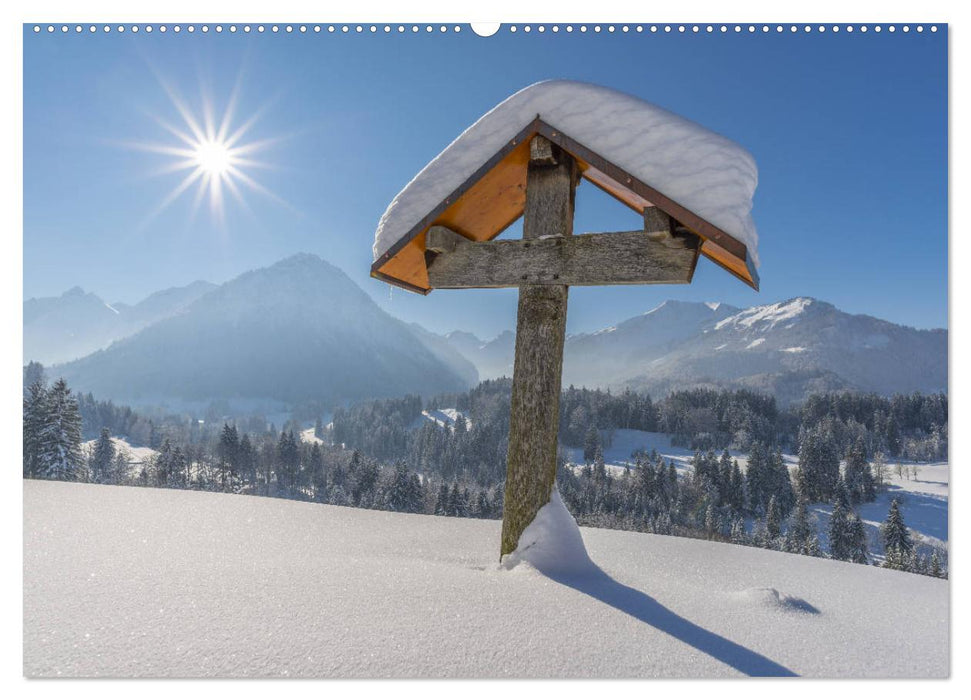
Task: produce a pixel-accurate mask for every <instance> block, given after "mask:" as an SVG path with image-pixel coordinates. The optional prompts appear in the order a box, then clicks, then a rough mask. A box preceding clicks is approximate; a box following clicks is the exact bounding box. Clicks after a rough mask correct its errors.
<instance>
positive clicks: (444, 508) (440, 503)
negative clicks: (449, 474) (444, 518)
mask: <svg viewBox="0 0 971 700" xmlns="http://www.w3.org/2000/svg"><path fill="white" fill-rule="evenodd" d="M435 515H451V513H449V512H448V484H446V483H445V482H444V481H443V482H442V483H441V485H440V486H439V487H438V498H436V499H435Z"/></svg>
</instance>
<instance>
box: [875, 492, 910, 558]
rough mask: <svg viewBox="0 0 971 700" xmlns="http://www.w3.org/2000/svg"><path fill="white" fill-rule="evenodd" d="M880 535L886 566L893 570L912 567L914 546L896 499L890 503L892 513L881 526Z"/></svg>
mask: <svg viewBox="0 0 971 700" xmlns="http://www.w3.org/2000/svg"><path fill="white" fill-rule="evenodd" d="M880 534H881V535H882V536H883V549H884V553H885V555H886V561H885V563H884V566H886V567H887V568H891V569H904V570H906V569H908V568H909V566H910V565H911V558H912V555H913V550H914V545H913V542H912V541H911V539H910V532H909V531H908V530H907V525H906V524H905V523H904V516H903V514H901V512H900V505H899V504H898V503H897V499H896V498H895V499H893V500H892V501H891V502H890V511H889V512H888V513H887V519H886V520H885V521H884V523H883V525H881V526H880Z"/></svg>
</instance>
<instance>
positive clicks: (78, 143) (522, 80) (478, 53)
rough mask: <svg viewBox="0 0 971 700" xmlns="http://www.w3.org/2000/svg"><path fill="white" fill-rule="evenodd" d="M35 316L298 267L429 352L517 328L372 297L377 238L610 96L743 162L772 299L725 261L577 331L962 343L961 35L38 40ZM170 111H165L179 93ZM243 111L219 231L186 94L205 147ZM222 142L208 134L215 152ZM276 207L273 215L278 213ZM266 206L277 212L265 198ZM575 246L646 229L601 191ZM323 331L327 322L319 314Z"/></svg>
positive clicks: (460, 310)
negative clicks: (486, 141)
mask: <svg viewBox="0 0 971 700" xmlns="http://www.w3.org/2000/svg"><path fill="white" fill-rule="evenodd" d="M24 32H25V42H24V200H25V201H24V295H25V298H26V297H33V296H51V295H57V294H60V293H62V292H63V291H65V290H66V289H68V288H69V287H72V286H74V285H80V286H82V287H83V288H84V289H85V290H88V291H92V292H95V293H96V294H98V295H100V296H102V297H103V298H104V299H105V300H106V301H108V302H115V301H121V302H128V303H132V302H136V301H138V300H139V299H141V298H143V297H144V296H146V295H148V294H150V293H151V292H153V291H157V290H159V289H163V288H166V287H171V286H175V285H183V284H187V283H189V282H192V281H193V280H196V279H206V280H210V281H213V282H223V281H225V280H227V279H230V278H231V277H234V276H235V275H237V274H239V273H241V272H243V271H246V270H248V269H252V268H256V267H261V266H265V265H268V264H271V263H273V262H275V261H277V260H279V259H281V258H283V257H286V256H288V255H291V254H293V253H297V252H304V251H306V252H312V253H316V254H318V255H320V256H321V257H323V258H325V259H327V260H329V261H330V262H332V263H334V264H335V265H337V266H338V267H340V268H342V269H344V270H345V271H346V272H347V273H348V274H349V275H350V276H351V278H352V279H354V280H355V281H356V282H357V283H358V284H360V285H361V286H362V287H363V288H364V289H365V290H367V291H368V292H369V293H370V294H371V295H372V296H373V297H374V298H375V299H376V300H377V301H378V302H379V303H380V304H381V305H382V306H384V307H385V308H386V309H388V310H389V311H390V312H392V313H394V314H395V315H397V316H399V317H401V318H404V319H405V320H409V321H418V322H419V323H422V324H423V325H425V326H426V327H428V328H430V329H432V330H435V331H447V330H451V329H455V328H460V329H465V330H472V331H474V332H476V333H478V334H480V335H481V336H483V337H490V336H492V335H495V334H496V333H497V332H499V331H501V330H504V329H509V328H513V327H514V326H515V315H516V292H515V290H482V291H450V290H440V291H437V292H433V293H432V294H431V295H429V296H427V297H422V296H419V295H414V294H409V293H408V292H405V291H403V290H400V289H394V290H393V291H392V290H391V288H390V287H388V286H387V285H385V284H384V283H381V282H378V281H377V280H372V279H370V278H369V276H368V273H369V268H370V264H371V244H372V241H373V235H374V229H375V227H376V225H377V222H378V219H379V218H380V216H381V214H382V212H383V211H384V209H385V207H386V206H387V204H388V203H389V202H390V201H391V199H392V198H393V197H394V195H395V194H396V193H397V192H398V191H399V190H400V189H401V188H402V187H403V186H404V185H405V184H406V183H407V182H408V181H409V180H410V179H411V177H412V176H413V175H414V174H415V173H417V172H418V170H420V169H421V168H422V167H423V166H424V165H425V164H426V163H427V162H428V161H429V160H430V159H431V158H433V157H434V156H435V155H436V154H437V153H438V152H439V151H440V150H441V149H442V148H444V147H445V146H446V145H448V143H449V142H450V141H451V140H452V139H453V138H455V136H457V135H458V134H459V133H460V132H461V131H462V130H463V129H464V128H465V127H466V126H468V125H469V124H471V123H472V122H473V121H475V119H477V118H478V117H479V116H480V115H481V114H483V113H484V112H486V111H487V110H489V109H490V108H491V107H493V106H494V105H495V104H497V103H498V102H500V101H501V100H502V99H504V98H505V97H507V96H508V95H510V94H512V93H513V92H515V91H516V90H518V89H520V88H522V87H525V86H526V85H529V84H531V83H533V82H535V81H537V80H542V79H547V78H569V79H574V80H584V81H590V82H595V83H599V84H603V85H607V86H610V87H613V88H616V89H619V90H622V91H625V92H629V93H631V94H634V95H637V96H639V97H641V98H643V99H646V100H648V101H651V102H654V103H656V104H658V105H661V106H663V107H665V108H667V109H669V110H671V111H674V112H677V113H679V114H681V115H683V116H685V117H687V118H689V119H692V120H694V121H696V122H698V123H700V124H702V125H704V126H706V127H708V128H710V129H712V130H714V131H717V132H720V133H722V134H724V135H725V136H727V137H729V138H731V139H733V140H735V141H737V142H738V143H740V144H742V145H743V146H744V147H745V148H747V149H748V150H749V151H750V152H751V153H752V154H753V155H754V157H755V160H756V162H757V163H758V166H759V188H758V191H757V193H756V199H755V208H754V211H753V215H754V218H755V222H756V225H757V227H758V230H759V236H760V243H759V254H760V257H761V263H762V266H761V268H760V270H759V274H760V276H761V283H762V290H761V292H758V293H756V292H754V291H753V290H750V289H748V288H747V287H745V286H743V285H742V284H741V283H740V282H738V281H737V280H736V279H735V278H733V277H731V276H730V275H728V274H727V273H725V272H723V271H722V270H721V269H719V268H717V267H716V266H715V265H714V264H712V263H711V262H709V261H707V260H702V261H701V262H700V263H699V266H698V271H697V273H696V275H695V281H694V283H693V284H692V285H690V286H665V287H603V288H577V289H573V290H571V292H570V311H569V327H568V330H570V331H571V332H578V331H589V330H593V329H596V328H600V327H604V326H607V325H610V324H612V323H614V322H617V321H619V320H622V319H624V318H627V317H630V316H633V315H635V314H638V313H641V312H643V311H646V310H648V309H650V308H652V307H654V306H656V305H657V304H658V303H660V302H661V301H663V300H665V299H668V298H674V299H684V300H697V301H702V300H704V301H724V302H728V303H731V304H735V305H738V306H750V305H753V304H758V303H767V302H772V301H778V300H781V299H787V298H790V297H793V296H800V295H809V296H814V297H818V298H821V299H824V300H827V301H830V302H832V303H834V304H836V305H837V306H839V307H841V308H843V309H845V310H847V311H850V312H854V313H868V314H871V315H875V316H879V317H883V318H887V319H889V320H892V321H895V322H899V323H905V324H908V325H913V326H917V327H921V328H928V327H946V326H947V34H946V27H943V26H942V27H940V29H939V31H937V32H935V33H931V32H930V31H924V32H923V33H919V34H918V33H917V32H913V31H912V32H910V33H909V34H903V33H901V32H897V33H895V34H890V33H887V32H882V33H880V34H876V33H874V32H873V31H872V30H871V31H870V32H868V33H866V34H861V33H860V32H859V31H857V32H854V33H852V34H848V33H847V32H845V31H842V32H840V33H838V34H834V33H832V32H831V31H829V32H826V33H824V34H819V33H817V32H813V33H811V34H805V33H803V32H802V31H801V30H800V31H799V32H798V33H795V34H792V33H790V32H788V31H786V32H784V33H782V34H777V33H776V32H775V31H772V32H770V33H768V34H763V33H762V32H758V33H756V34H754V35H751V34H748V33H747V32H742V33H741V34H735V33H734V32H729V33H727V34H721V33H717V32H716V33H715V34H706V33H701V34H692V33H690V32H689V33H686V34H679V33H677V32H673V33H671V34H664V33H663V32H662V33H658V34H650V33H646V32H645V33H643V34H637V33H633V32H631V33H629V34H626V35H625V34H621V33H619V32H616V33H614V34H607V33H606V32H602V33H601V34H599V35H598V34H594V33H593V32H592V31H590V32H587V33H586V34H580V33H579V32H574V33H572V34H566V33H565V32H563V31H561V32H559V33H557V34H552V33H551V32H549V31H547V33H545V34H542V35H540V34H538V33H536V32H535V31H534V32H532V33H530V34H529V35H527V34H524V33H523V32H522V31H521V30H520V31H519V32H517V33H515V34H511V33H509V32H508V30H506V29H504V30H502V31H500V32H499V34H497V35H495V36H492V37H489V38H482V37H477V36H475V35H474V34H473V33H472V32H471V31H470V30H469V29H468V27H463V31H462V32H461V33H459V34H457V35H456V34H454V33H451V32H449V33H447V34H440V33H439V32H437V31H436V32H435V33H433V34H426V33H425V32H424V31H422V32H420V33H419V34H412V33H411V32H408V33H406V34H405V35H400V36H399V35H398V34H397V33H392V34H390V35H385V34H383V33H379V34H377V35H371V34H369V33H367V32H365V33H363V34H356V33H353V32H352V33H351V34H348V35H342V34H340V33H336V34H328V33H327V32H326V30H325V31H323V32H322V33H320V34H314V33H312V32H308V33H307V34H299V33H297V32H294V33H293V34H286V33H284V32H283V31H281V32H280V33H279V34H275V35H274V34H271V33H269V32H267V33H265V34H262V35H257V34H256V33H255V32H254V33H251V34H249V35H244V34H242V33H241V32H239V33H236V34H230V33H229V32H228V31H224V32H223V33H221V34H216V33H214V32H212V31H210V32H209V33H208V34H206V35H203V34H201V32H199V31H198V30H197V31H196V32H195V33H194V34H192V35H190V34H187V33H185V32H184V31H183V32H182V33H181V34H178V35H177V34H174V33H173V32H172V31H171V30H170V31H169V32H167V33H166V34H164V35H163V34H160V33H159V32H158V31H157V30H156V31H155V32H153V33H152V34H146V33H145V32H144V31H141V32H139V33H138V34H132V33H131V32H130V31H129V32H126V33H125V34H121V35H119V34H118V33H117V32H112V33H110V34H108V35H105V34H104V33H103V32H100V31H99V32H98V33H97V34H89V33H88V32H87V31H85V32H84V33H82V34H80V35H76V34H75V33H74V32H73V31H72V32H71V33H69V34H67V35H63V34H61V33H60V32H56V33H54V34H48V33H47V32H46V31H44V32H42V33H40V34H34V32H33V31H31V28H30V27H25V29H24ZM163 85H167V86H168V91H167V90H166V89H165V88H164V87H163ZM234 86H235V87H236V94H237V100H236V102H235V109H234V111H233V114H234V119H233V120H232V121H231V125H232V126H231V128H230V129H229V130H228V132H227V133H231V132H232V131H233V130H234V128H236V127H239V126H241V125H243V124H244V123H246V122H247V121H250V120H251V118H253V117H254V116H255V117H256V118H255V120H253V121H252V123H251V126H250V127H249V128H247V129H246V130H245V132H244V133H243V135H242V136H241V137H240V138H239V141H238V142H237V146H241V145H246V144H251V145H259V146H261V147H260V148H259V149H258V150H253V151H252V152H247V153H245V154H242V155H241V157H244V158H246V159H247V160H253V161H259V162H258V163H245V164H241V165H240V166H239V170H240V171H242V172H243V173H244V174H245V175H246V176H247V177H249V178H252V179H253V181H255V182H256V183H258V185H259V187H256V186H250V185H248V184H247V183H246V182H243V181H241V180H239V179H237V180H236V182H237V187H238V189H239V193H240V199H239V200H237V199H236V198H235V197H234V196H231V194H232V193H230V192H228V191H224V193H223V194H224V202H223V206H222V207H221V211H222V215H221V216H219V213H218V211H217V212H216V213H215V214H214V212H213V209H212V208H211V207H210V205H209V202H208V199H207V197H208V192H204V194H205V197H204V198H203V200H202V201H201V203H200V204H199V205H197V203H196V199H197V195H196V186H197V185H198V183H197V182H196V183H193V184H192V186H190V187H189V188H188V189H186V191H185V192H183V193H182V194H181V195H180V196H179V197H177V198H175V199H174V200H173V201H171V203H169V204H168V206H166V207H164V208H163V209H161V211H159V208H160V205H162V203H163V202H164V201H165V200H166V198H167V197H168V196H169V195H170V193H172V192H173V190H174V189H175V188H177V187H178V185H179V183H180V182H181V181H182V180H183V178H184V177H185V175H186V174H187V173H188V172H189V171H187V170H181V171H175V172H160V171H164V170H165V169H167V168H171V167H172V166H174V165H178V163H179V161H180V158H179V157H176V156H174V155H171V154H168V153H164V152H159V151H153V150H149V148H150V147H154V146H155V145H167V146H166V147H177V148H178V147H180V146H181V147H182V148H185V145H184V144H180V142H179V140H178V138H177V137H176V136H175V135H174V134H173V133H172V132H171V131H168V130H166V128H165V126H163V124H168V125H170V126H177V127H178V128H179V129H180V130H183V131H185V130H187V129H186V127H185V124H184V122H183V121H182V119H181V117H180V115H179V111H178V110H177V108H176V107H175V105H174V103H173V100H172V97H171V96H172V95H175V96H177V97H178V98H179V99H180V100H181V101H182V102H183V104H184V105H185V107H186V108H187V110H188V111H189V112H191V113H193V114H195V115H196V119H197V120H198V121H199V122H200V124H202V123H203V122H204V119H203V114H204V111H205V110H204V100H203V98H202V95H208V96H209V101H210V103H211V105H212V113H213V115H214V120H215V122H216V123H217V124H218V121H219V118H220V117H221V115H222V114H223V113H224V112H225V111H226V108H227V105H228V104H229V103H230V100H231V95H232V94H233V92H234ZM203 128H204V127H203ZM264 188H265V190H266V192H265V191H262V190H263V189H264ZM267 192H269V193H270V194H268V193H267ZM577 197H578V199H577V214H576V226H575V230H576V231H577V232H593V231H611V230H624V229H633V228H637V227H638V225H639V223H640V222H639V218H638V217H637V215H636V214H634V213H633V212H631V211H630V210H628V209H627V208H626V207H623V206H622V205H620V204H619V203H617V202H615V201H613V200H611V199H610V198H609V197H607V196H606V195H603V194H602V193H600V192H599V191H598V190H596V189H595V188H594V187H593V186H592V185H590V184H584V185H582V186H581V187H580V189H579V190H578V195H577ZM312 311H313V310H312V309H308V313H312Z"/></svg>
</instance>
